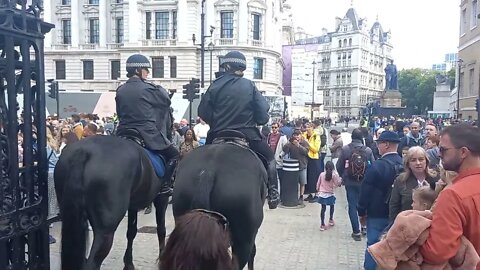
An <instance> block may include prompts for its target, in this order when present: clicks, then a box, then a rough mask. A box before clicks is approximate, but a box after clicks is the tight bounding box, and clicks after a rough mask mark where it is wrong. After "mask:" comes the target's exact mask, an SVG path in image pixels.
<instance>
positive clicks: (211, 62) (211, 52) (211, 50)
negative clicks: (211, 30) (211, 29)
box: [208, 41, 215, 84]
mask: <svg viewBox="0 0 480 270" xmlns="http://www.w3.org/2000/svg"><path fill="white" fill-rule="evenodd" d="M214 47H215V44H213V42H211V41H210V43H209V44H208V50H209V51H210V84H212V69H213V49H214Z"/></svg>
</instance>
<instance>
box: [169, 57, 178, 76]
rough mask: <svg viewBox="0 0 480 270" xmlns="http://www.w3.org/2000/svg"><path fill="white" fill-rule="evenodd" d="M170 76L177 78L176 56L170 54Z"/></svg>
mask: <svg viewBox="0 0 480 270" xmlns="http://www.w3.org/2000/svg"><path fill="white" fill-rule="evenodd" d="M170 78H177V57H176V56H170Z"/></svg>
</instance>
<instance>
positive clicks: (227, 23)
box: [220, 11, 233, 38]
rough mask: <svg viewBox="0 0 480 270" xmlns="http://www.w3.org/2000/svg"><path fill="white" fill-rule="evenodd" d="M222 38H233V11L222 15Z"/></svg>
mask: <svg viewBox="0 0 480 270" xmlns="http://www.w3.org/2000/svg"><path fill="white" fill-rule="evenodd" d="M220 20H221V25H220V37H221V38H233V11H225V12H222V13H220Z"/></svg>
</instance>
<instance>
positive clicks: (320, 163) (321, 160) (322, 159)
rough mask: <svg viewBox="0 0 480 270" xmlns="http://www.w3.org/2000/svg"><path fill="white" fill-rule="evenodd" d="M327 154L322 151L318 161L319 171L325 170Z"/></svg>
mask: <svg viewBox="0 0 480 270" xmlns="http://www.w3.org/2000/svg"><path fill="white" fill-rule="evenodd" d="M326 156H327V153H320V158H319V161H318V169H319V172H320V173H322V172H323V171H324V170H325V157H326Z"/></svg>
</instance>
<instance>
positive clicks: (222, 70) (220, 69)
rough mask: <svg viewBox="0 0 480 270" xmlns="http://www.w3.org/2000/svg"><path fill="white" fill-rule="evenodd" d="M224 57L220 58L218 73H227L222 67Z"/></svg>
mask: <svg viewBox="0 0 480 270" xmlns="http://www.w3.org/2000/svg"><path fill="white" fill-rule="evenodd" d="M223 57H224V56H218V67H219V68H218V71H220V72H225V69H224V68H223V67H222V60H223Z"/></svg>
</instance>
